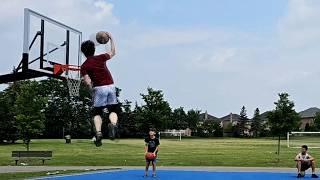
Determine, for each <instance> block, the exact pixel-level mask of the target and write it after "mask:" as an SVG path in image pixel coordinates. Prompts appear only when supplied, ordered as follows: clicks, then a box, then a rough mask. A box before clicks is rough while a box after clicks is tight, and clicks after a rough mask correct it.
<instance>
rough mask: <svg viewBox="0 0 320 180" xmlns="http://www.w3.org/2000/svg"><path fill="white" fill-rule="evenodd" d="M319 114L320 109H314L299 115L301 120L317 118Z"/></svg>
mask: <svg viewBox="0 0 320 180" xmlns="http://www.w3.org/2000/svg"><path fill="white" fill-rule="evenodd" d="M317 112H320V109H319V108H316V107H312V108H309V109H306V110H304V111H301V112H299V115H300V117H301V118H310V117H315V116H316V113H317Z"/></svg>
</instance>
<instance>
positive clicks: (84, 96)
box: [39, 79, 92, 138]
mask: <svg viewBox="0 0 320 180" xmlns="http://www.w3.org/2000/svg"><path fill="white" fill-rule="evenodd" d="M39 89H40V90H39V93H40V95H42V96H45V97H47V99H48V101H47V103H46V108H45V111H44V114H45V131H44V136H45V137H47V138H61V137H63V136H64V135H67V134H68V135H72V137H76V138H83V137H88V136H89V135H90V132H91V124H90V121H91V118H92V114H91V96H90V90H89V89H88V87H87V86H85V85H84V84H81V86H80V90H79V97H70V96H69V92H68V86H67V84H66V82H65V81H61V80H57V79H47V80H43V81H41V82H40V84H39Z"/></svg>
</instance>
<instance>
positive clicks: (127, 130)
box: [119, 100, 138, 137]
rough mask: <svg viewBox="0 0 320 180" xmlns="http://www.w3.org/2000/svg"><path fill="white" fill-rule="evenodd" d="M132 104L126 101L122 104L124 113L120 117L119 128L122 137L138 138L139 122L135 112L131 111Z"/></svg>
mask: <svg viewBox="0 0 320 180" xmlns="http://www.w3.org/2000/svg"><path fill="white" fill-rule="evenodd" d="M131 103H132V102H130V101H128V100H125V101H124V103H123V104H122V111H123V112H122V113H121V116H119V126H120V127H121V130H122V133H121V137H136V136H137V134H138V127H137V121H136V118H135V113H134V111H132V110H131Z"/></svg>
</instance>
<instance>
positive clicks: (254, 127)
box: [251, 108, 262, 137]
mask: <svg viewBox="0 0 320 180" xmlns="http://www.w3.org/2000/svg"><path fill="white" fill-rule="evenodd" d="M261 130H262V125H261V117H260V110H259V108H257V109H256V110H255V111H254V115H253V118H252V123H251V131H252V132H253V136H254V137H258V136H259V135H260V131H261Z"/></svg>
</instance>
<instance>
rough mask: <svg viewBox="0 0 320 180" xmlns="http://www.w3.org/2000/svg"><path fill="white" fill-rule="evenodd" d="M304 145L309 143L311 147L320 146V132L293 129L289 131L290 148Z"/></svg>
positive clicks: (288, 143) (288, 145)
mask: <svg viewBox="0 0 320 180" xmlns="http://www.w3.org/2000/svg"><path fill="white" fill-rule="evenodd" d="M302 145H308V147H310V148H320V132H299V131H293V132H288V133H287V147H288V148H300V147H301V146H302Z"/></svg>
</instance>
